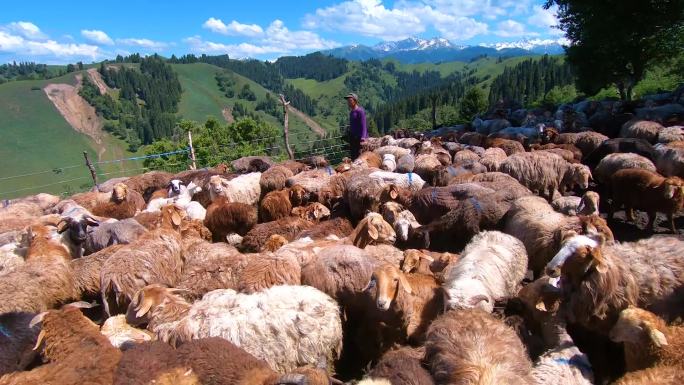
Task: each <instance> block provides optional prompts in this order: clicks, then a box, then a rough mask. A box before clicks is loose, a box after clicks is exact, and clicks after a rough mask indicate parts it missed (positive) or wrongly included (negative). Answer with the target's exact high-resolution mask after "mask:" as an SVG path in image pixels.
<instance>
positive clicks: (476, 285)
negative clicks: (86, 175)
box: [444, 278, 494, 313]
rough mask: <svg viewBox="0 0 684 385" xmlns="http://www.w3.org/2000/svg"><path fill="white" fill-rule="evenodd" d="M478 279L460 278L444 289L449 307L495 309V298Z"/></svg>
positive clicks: (489, 311) (487, 310)
mask: <svg viewBox="0 0 684 385" xmlns="http://www.w3.org/2000/svg"><path fill="white" fill-rule="evenodd" d="M487 293H488V290H487V288H486V287H485V286H484V284H483V283H482V281H480V280H478V279H471V278H465V279H458V280H456V281H454V282H453V283H452V284H451V285H450V286H449V287H448V288H446V290H445V291H444V296H445V303H446V304H447V307H448V308H449V309H455V310H460V309H474V308H479V309H482V310H484V311H486V312H488V313H491V312H492V311H494V299H493V298H491V297H490V296H489V294H487Z"/></svg>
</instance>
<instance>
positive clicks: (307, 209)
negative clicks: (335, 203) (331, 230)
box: [292, 202, 330, 223]
mask: <svg viewBox="0 0 684 385" xmlns="http://www.w3.org/2000/svg"><path fill="white" fill-rule="evenodd" d="M292 215H294V216H296V217H300V218H302V219H306V220H307V221H311V222H315V223H318V222H319V221H321V220H323V219H327V218H329V217H330V210H329V209H328V208H327V207H325V206H324V205H323V204H322V203H318V202H313V203H309V204H308V205H306V206H303V207H295V208H293V209H292Z"/></svg>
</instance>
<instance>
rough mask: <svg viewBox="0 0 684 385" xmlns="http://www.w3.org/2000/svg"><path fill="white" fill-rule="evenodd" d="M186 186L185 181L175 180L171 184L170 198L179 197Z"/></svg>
mask: <svg viewBox="0 0 684 385" xmlns="http://www.w3.org/2000/svg"><path fill="white" fill-rule="evenodd" d="M183 186H185V183H183V181H181V180H178V179H174V180H172V181H171V182H169V186H168V187H169V197H174V196H178V195H180V194H181V192H182V188H183Z"/></svg>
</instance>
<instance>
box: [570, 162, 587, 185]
mask: <svg viewBox="0 0 684 385" xmlns="http://www.w3.org/2000/svg"><path fill="white" fill-rule="evenodd" d="M590 179H591V171H589V167H587V166H585V165H583V164H573V165H572V182H573V183H575V184H577V185H579V187H580V188H581V189H583V190H584V189H587V188H588V187H589V180H590Z"/></svg>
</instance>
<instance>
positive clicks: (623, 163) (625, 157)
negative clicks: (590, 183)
mask: <svg viewBox="0 0 684 385" xmlns="http://www.w3.org/2000/svg"><path fill="white" fill-rule="evenodd" d="M626 168H640V169H644V170H648V171H652V172H655V171H656V166H655V165H654V164H653V162H651V161H650V160H648V159H647V158H645V157H643V156H641V155H638V154H633V153H629V152H625V153H615V154H608V155H606V157H605V158H603V159H601V161H600V162H599V164H598V166H596V168H595V169H594V172H593V173H592V175H593V177H594V179H596V181H597V182H600V183H605V184H609V183H610V178H611V176H612V175H613V174H615V173H616V172H618V171H619V170H623V169H626Z"/></svg>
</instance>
